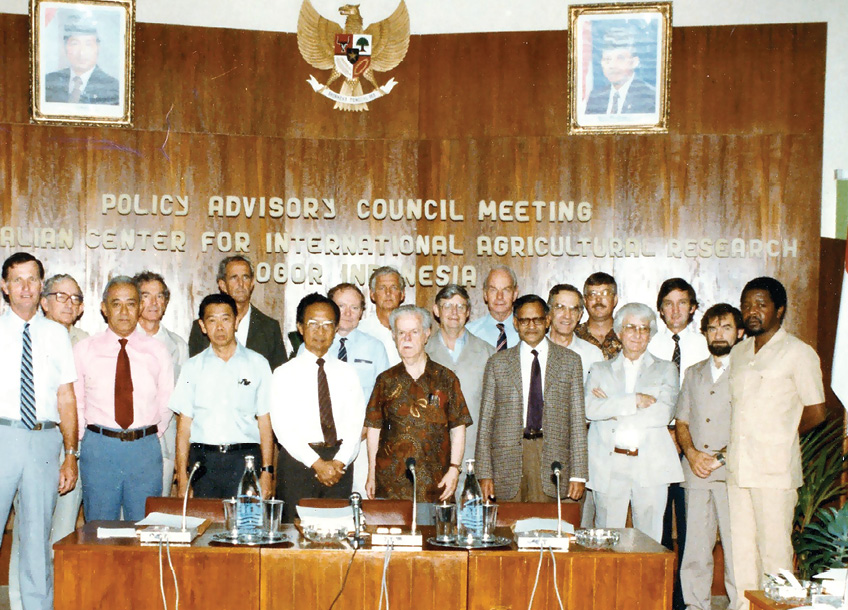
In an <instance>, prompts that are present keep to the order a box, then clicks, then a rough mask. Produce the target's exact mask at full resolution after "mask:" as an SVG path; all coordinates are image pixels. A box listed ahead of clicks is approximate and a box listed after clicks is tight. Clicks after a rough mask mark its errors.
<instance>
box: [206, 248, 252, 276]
mask: <svg viewBox="0 0 848 610" xmlns="http://www.w3.org/2000/svg"><path fill="white" fill-rule="evenodd" d="M230 263H244V264H246V265H247V266H248V267H249V268H250V277H253V275H254V273H253V263H251V262H250V259H249V258H247V257H246V256H242V255H240V254H236V255H234V256H228V257H227V258H225V259H223V260H222V261H221V262H220V263H218V277H216V278H215V279H216V281H219V282H222V281H226V280H227V265H229V264H230Z"/></svg>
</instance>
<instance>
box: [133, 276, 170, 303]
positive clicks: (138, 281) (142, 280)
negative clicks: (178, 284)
mask: <svg viewBox="0 0 848 610" xmlns="http://www.w3.org/2000/svg"><path fill="white" fill-rule="evenodd" d="M147 282H159V283H160V284H162V294H164V295H165V302H166V303H167V302H169V301H170V300H171V291H170V290H168V284H166V283H165V278H164V277H162V276H161V275H160V274H159V273H156V272H155V271H142V272H141V273H136V274H135V276H133V284H135V285H136V288H138V292H139V293H141V285H142V284H146V283H147Z"/></svg>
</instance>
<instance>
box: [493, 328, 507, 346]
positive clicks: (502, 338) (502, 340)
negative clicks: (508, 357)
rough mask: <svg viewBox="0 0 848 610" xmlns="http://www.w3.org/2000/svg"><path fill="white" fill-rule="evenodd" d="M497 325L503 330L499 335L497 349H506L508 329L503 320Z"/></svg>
mask: <svg viewBox="0 0 848 610" xmlns="http://www.w3.org/2000/svg"><path fill="white" fill-rule="evenodd" d="M495 326H497V327H498V330H499V331H501V333H500V334H499V335H498V343H497V347H496V348H495V351H498V352H502V351H504V350H505V349H506V330H505V329H504V325H503V322H498V323H497V324H495Z"/></svg>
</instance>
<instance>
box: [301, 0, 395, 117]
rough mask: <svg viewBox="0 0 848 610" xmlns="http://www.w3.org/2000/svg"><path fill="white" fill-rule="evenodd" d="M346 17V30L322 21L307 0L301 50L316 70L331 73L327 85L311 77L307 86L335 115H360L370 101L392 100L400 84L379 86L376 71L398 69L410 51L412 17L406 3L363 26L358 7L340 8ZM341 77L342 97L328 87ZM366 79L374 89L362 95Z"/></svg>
mask: <svg viewBox="0 0 848 610" xmlns="http://www.w3.org/2000/svg"><path fill="white" fill-rule="evenodd" d="M339 13H340V14H341V15H345V16H346V19H345V24H344V27H342V26H340V25H339V24H338V23H336V22H334V21H330V20H329V19H325V18H324V17H322V16H321V15H320V14H319V13H318V11H317V10H315V7H314V6H312V2H310V0H303V5H302V6H301V8H300V17H299V18H298V21H297V47H298V49H299V50H300V54H301V55H302V56H303V59H304V60H306V62H307V63H308V64H309V65H310V66H312V67H313V68H316V69H317V70H332V73H331V74H330V78H328V79H327V82H326V83H324V84H323V85H322V84H321V83H320V82H319V81H318V80H317V79H316V78H315V77H314V76H312V75H311V74H310V75H309V79H308V80H307V81H306V82H307V83H309V85H310V86H311V87H312V89H313V90H314V91H315V92H316V93H319V94H321V95H323V96H324V97H326V98H328V99H331V100H334V101H335V102H336V105H335V106H333V108H335V109H337V110H348V111H353V112H362V111H364V110H368V102H370V101H372V100H375V99H377V98H378V97H381V96H383V95H388V94H389V93H390V92H391V90H392V88H394V86H395V85H397V81H396V80H395V79H394V78H390V79H389V80H388V81H387V82H386V84H384V85H382V86H380V85H379V84H378V83H377V79H376V77H375V76H374V73H375V72H388V71H389V70H392V69H394V68H395V67H397V65H398V64H400V62H402V61H403V58H404V57H406V51H407V49H408V48H409V13H408V12H407V10H406V4H405V2H404V0H401V2H400V4H398V7H397V8H396V9H395V11H394V12H393V13H392V14H391V15H390V16H389V17H387V18H386V19H384V20H383V21H379V22H377V23H372V24H371V25H369V26H368V27H367V28H364V27H363V23H362V16H361V15H360V14H359V5H358V4H345V5H344V6H342V7H341V8H339ZM339 78H343V79H344V82H343V83H342V86H341V88H340V89H339V91H338V92H336V91H333V90H332V89H330V85H332V84H333V83H334V82H336V81H337V80H338V79H339ZM362 79H365V80H367V81H368V82H369V83H370V84H371V85H372V86H373V89H372V90H371V91H370V92H369V93H363V91H362Z"/></svg>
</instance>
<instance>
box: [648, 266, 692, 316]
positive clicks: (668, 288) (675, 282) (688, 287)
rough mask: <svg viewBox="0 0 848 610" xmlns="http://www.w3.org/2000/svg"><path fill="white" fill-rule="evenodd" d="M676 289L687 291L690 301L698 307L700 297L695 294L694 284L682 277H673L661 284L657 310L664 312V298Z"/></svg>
mask: <svg viewBox="0 0 848 610" xmlns="http://www.w3.org/2000/svg"><path fill="white" fill-rule="evenodd" d="M675 290H680V291H682V292H685V293H686V294H687V295H689V303H691V304H692V305H694V306H695V308H696V309H697V307H698V299H697V297H696V296H695V289H694V288H692V284H690V283H689V282H687V281H686V280H684V279H683V278H682V277H672V278H669V279H667V280H666V281H664V282H663V283H662V284H661V285H660V291H659V293H657V311H659V312H660V313H662V302H663V299H664V298H666V297H667V296H668V295H669V293H670V292H674V291H675ZM689 317H690V320H689V321H690V322H691V321H692V320H691V317H692V316H689Z"/></svg>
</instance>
